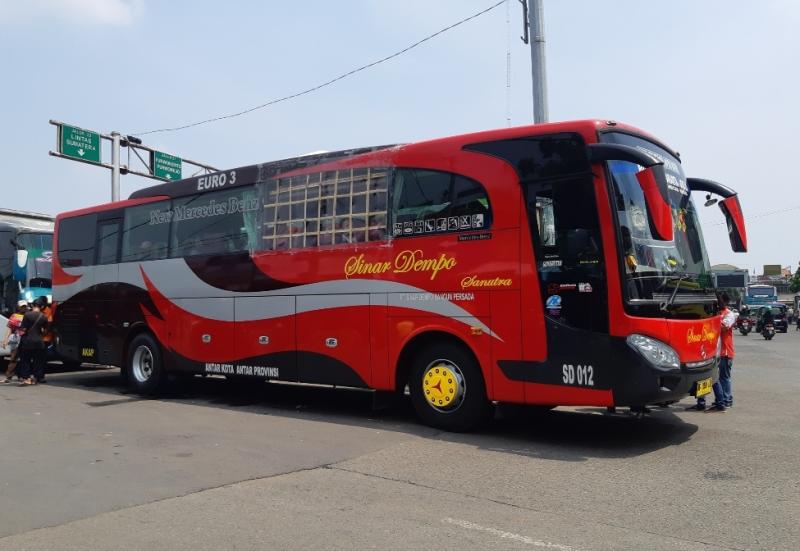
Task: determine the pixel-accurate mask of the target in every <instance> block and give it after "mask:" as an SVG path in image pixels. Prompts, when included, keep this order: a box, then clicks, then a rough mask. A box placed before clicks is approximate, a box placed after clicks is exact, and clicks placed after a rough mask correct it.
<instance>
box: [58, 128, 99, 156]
mask: <svg viewBox="0 0 800 551" xmlns="http://www.w3.org/2000/svg"><path fill="white" fill-rule="evenodd" d="M59 145H60V146H61V154H62V155H66V156H67V157H74V158H76V159H80V160H82V161H88V162H90V163H99V162H100V134H98V133H97V132H91V131H89V130H83V129H82V128H75V127H74V126H67V125H66V124H62V125H61V140H59Z"/></svg>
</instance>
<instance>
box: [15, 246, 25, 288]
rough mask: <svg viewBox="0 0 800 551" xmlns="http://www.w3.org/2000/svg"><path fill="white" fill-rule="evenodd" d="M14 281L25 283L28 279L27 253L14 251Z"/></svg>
mask: <svg viewBox="0 0 800 551" xmlns="http://www.w3.org/2000/svg"><path fill="white" fill-rule="evenodd" d="M12 277H13V278H14V281H22V282H24V281H26V280H27V279H28V251H26V250H23V249H18V250H16V251H14V268H13V272H12Z"/></svg>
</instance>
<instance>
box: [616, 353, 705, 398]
mask: <svg viewBox="0 0 800 551" xmlns="http://www.w3.org/2000/svg"><path fill="white" fill-rule="evenodd" d="M717 361H718V360H717V359H714V360H713V361H711V362H710V363H708V364H706V365H703V366H701V367H693V368H691V367H688V366H686V365H685V364H684V365H681V367H680V369H672V370H663V369H658V368H655V367H652V366H649V365H647V366H645V365H642V366H640V369H639V370H637V375H636V376H633V377H631V378H630V379H627V380H625V379H622V380H618V381H617V385H616V386H615V389H614V404H615V405H618V406H642V405H647V404H661V403H665V402H675V401H678V400H681V399H683V398H686V397H687V396H697V395H698V393H699V394H700V395H701V396H703V395H708V393H709V392H710V391H711V385H712V384H713V383H715V382H716V381H717V374H718V370H717ZM643 363H644V362H643Z"/></svg>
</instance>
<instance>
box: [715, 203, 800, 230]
mask: <svg viewBox="0 0 800 551" xmlns="http://www.w3.org/2000/svg"><path fill="white" fill-rule="evenodd" d="M797 209H800V205H795V206H794V207H786V208H785V209H778V210H770V211H767V212H762V213H761V214H755V215H753V216H748V217H747V219H748V220H758V219H759V218H764V217H767V216H772V215H773V214H783V213H785V212H791V211H793V210H797ZM725 224H727V222H717V223H715V224H712V226H723V225H725Z"/></svg>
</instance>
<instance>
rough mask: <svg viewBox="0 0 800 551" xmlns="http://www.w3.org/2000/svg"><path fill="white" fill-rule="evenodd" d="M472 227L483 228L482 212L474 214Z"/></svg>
mask: <svg viewBox="0 0 800 551" xmlns="http://www.w3.org/2000/svg"><path fill="white" fill-rule="evenodd" d="M472 227H473V228H482V227H483V215H482V214H473V215H472Z"/></svg>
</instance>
